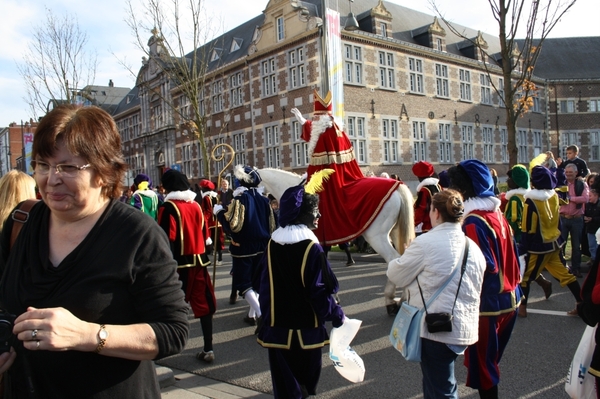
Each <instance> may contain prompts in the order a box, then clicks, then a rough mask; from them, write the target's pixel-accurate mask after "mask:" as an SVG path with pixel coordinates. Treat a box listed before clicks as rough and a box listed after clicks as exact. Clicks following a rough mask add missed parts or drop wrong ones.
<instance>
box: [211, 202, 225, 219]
mask: <svg viewBox="0 0 600 399" xmlns="http://www.w3.org/2000/svg"><path fill="white" fill-rule="evenodd" d="M222 210H223V205H219V204H217V205H215V206H213V213H214V214H215V216H216V215H218V214H219V212H221V211H222Z"/></svg>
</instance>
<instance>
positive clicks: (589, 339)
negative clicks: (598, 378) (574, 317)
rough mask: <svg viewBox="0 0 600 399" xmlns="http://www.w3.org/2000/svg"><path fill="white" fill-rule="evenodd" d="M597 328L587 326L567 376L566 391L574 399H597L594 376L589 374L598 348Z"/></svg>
mask: <svg viewBox="0 0 600 399" xmlns="http://www.w3.org/2000/svg"><path fill="white" fill-rule="evenodd" d="M595 335H596V327H590V326H587V327H586V328H585V331H584V332H583V336H582V337H581V341H579V346H577V350H576V351H575V356H573V361H572V362H571V366H570V367H569V373H568V374H567V382H566V383H565V391H567V393H568V394H569V397H571V398H572V399H595V398H596V386H595V379H594V376H593V375H591V374H589V373H588V369H589V367H590V363H591V361H592V355H593V354H594V349H595V348H596V341H595V338H594V337H595Z"/></svg>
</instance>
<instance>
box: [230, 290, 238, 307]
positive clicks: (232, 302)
mask: <svg viewBox="0 0 600 399" xmlns="http://www.w3.org/2000/svg"><path fill="white" fill-rule="evenodd" d="M237 300H238V294H237V292H232V293H231V295H230V296H229V304H230V305H235V303H236V302H237Z"/></svg>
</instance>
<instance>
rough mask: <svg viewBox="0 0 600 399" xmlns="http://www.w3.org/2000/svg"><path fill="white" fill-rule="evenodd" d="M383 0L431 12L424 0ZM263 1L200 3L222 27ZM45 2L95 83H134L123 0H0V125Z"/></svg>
mask: <svg viewBox="0 0 600 399" xmlns="http://www.w3.org/2000/svg"><path fill="white" fill-rule="evenodd" d="M136 1H139V0H136ZM328 1H330V2H335V1H340V2H341V1H346V0H328ZM388 1H391V2H393V3H397V4H401V5H403V6H406V7H410V8H413V9H415V10H419V11H423V12H426V13H429V14H432V15H433V12H432V11H431V8H430V6H429V2H428V0H388ZM555 1H556V0H555ZM562 1H564V0H562ZM437 2H438V5H439V8H440V9H441V10H442V11H443V12H444V13H445V16H446V18H447V19H449V20H451V21H453V22H456V23H459V24H461V25H464V26H468V27H470V28H473V29H478V30H482V31H485V32H487V33H490V34H496V31H497V25H496V24H495V21H494V20H493V19H492V17H491V11H490V9H489V4H488V1H487V0H438V1H437ZM267 3H268V0H251V1H250V0H206V2H205V6H206V8H207V11H208V13H209V14H210V15H213V16H214V21H220V22H217V25H218V26H222V28H221V31H226V30H228V29H231V28H233V27H235V26H237V25H239V24H240V23H242V22H244V21H246V20H248V19H250V18H252V17H254V16H256V15H259V14H260V13H261V12H262V11H263V9H264V8H265V7H266V5H267ZM457 5H460V7H457ZM46 8H50V9H52V10H53V12H54V14H55V15H62V14H63V13H65V12H67V11H68V12H69V13H71V14H74V15H75V16H76V17H77V19H78V21H79V25H80V28H81V29H82V30H85V31H86V32H87V34H88V38H89V46H90V47H91V48H93V49H95V51H96V53H97V56H98V61H99V64H98V67H97V71H96V81H95V84H97V85H107V84H108V81H109V80H110V79H112V80H113V82H114V83H115V85H116V86H119V87H133V85H134V81H135V78H134V77H133V76H132V75H131V74H130V73H129V72H128V71H127V70H126V69H125V68H124V67H123V66H121V65H120V64H119V62H118V61H117V57H118V58H119V59H122V60H126V62H127V63H128V64H129V65H132V66H133V67H134V69H136V70H137V69H139V67H140V65H141V57H142V55H143V54H142V52H141V51H140V50H139V49H138V48H137V47H136V45H135V44H134V43H133V36H132V34H131V32H130V30H129V28H128V26H127V25H126V23H125V15H126V12H125V4H124V1H123V0H102V1H81V0H47V1H43V0H1V1H0V15H4V16H5V17H4V18H3V22H2V24H0V37H2V38H3V39H4V41H3V43H2V46H1V48H2V51H1V52H0V127H2V126H8V124H9V123H11V122H17V123H20V121H21V120H23V121H26V120H29V118H30V117H31V114H30V112H29V107H28V105H27V103H26V101H25V100H24V99H23V97H24V84H23V80H22V78H21V76H20V75H19V72H18V69H17V63H20V62H22V53H23V51H24V49H25V48H26V47H27V44H28V41H29V38H30V36H31V33H32V29H33V27H34V26H33V24H35V23H36V21H43V20H45V16H44V13H45V12H46V11H45V10H46ZM599 12H600V5H599V3H598V0H578V1H577V2H576V4H575V5H574V6H573V8H572V9H571V11H569V13H568V14H567V15H566V16H565V17H563V19H562V20H561V22H560V23H559V24H558V25H557V27H556V28H555V30H554V31H553V32H552V34H551V35H550V37H567V36H600V24H599V23H598V21H597V16H598V15H599ZM149 36H150V34H148V37H149Z"/></svg>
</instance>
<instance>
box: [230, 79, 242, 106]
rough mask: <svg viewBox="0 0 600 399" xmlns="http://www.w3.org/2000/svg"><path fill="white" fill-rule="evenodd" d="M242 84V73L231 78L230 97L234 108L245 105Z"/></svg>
mask: <svg viewBox="0 0 600 399" xmlns="http://www.w3.org/2000/svg"><path fill="white" fill-rule="evenodd" d="M242 83H243V79H242V72H238V73H236V74H234V75H232V76H231V77H230V78H229V90H230V92H229V96H230V99H231V106H232V107H239V106H240V105H243V104H244V97H243V95H242V93H243V91H242Z"/></svg>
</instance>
